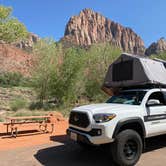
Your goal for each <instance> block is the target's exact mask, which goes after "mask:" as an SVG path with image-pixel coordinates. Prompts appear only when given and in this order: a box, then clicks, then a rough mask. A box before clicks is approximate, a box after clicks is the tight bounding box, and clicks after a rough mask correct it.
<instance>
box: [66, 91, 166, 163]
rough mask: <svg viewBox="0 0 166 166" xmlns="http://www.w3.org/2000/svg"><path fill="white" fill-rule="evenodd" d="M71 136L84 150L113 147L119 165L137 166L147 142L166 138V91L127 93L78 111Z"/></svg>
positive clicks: (73, 116) (74, 113)
mask: <svg viewBox="0 0 166 166" xmlns="http://www.w3.org/2000/svg"><path fill="white" fill-rule="evenodd" d="M67 134H68V135H69V137H70V138H71V139H72V140H74V141H76V142H77V143H78V144H80V145H81V146H84V147H87V146H93V145H97V146H99V145H103V144H105V145H107V146H109V149H110V154H111V155H112V158H113V160H114V162H115V163H116V164H117V165H121V166H131V165H135V164H136V163H137V161H138V160H139V158H140V156H141V153H142V150H143V148H144V147H145V139H146V138H148V137H153V136H157V135H161V134H166V89H164V88H162V89H161V88H149V89H146V88H142V89H141V88H139V89H133V88H132V89H127V90H125V89H123V90H121V91H120V92H119V93H118V94H116V95H113V96H112V97H111V98H110V99H108V100H107V101H106V103H101V104H91V105H85V106H80V107H76V108H74V109H73V110H72V111H71V113H70V117H69V128H68V129H67Z"/></svg>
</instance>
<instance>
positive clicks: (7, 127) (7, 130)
mask: <svg viewBox="0 0 166 166" xmlns="http://www.w3.org/2000/svg"><path fill="white" fill-rule="evenodd" d="M6 132H7V134H9V125H8V124H7V126H6Z"/></svg>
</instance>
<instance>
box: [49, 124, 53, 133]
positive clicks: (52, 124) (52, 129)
mask: <svg viewBox="0 0 166 166" xmlns="http://www.w3.org/2000/svg"><path fill="white" fill-rule="evenodd" d="M53 131H54V124H53V123H51V132H50V133H51V134H52V133H53Z"/></svg>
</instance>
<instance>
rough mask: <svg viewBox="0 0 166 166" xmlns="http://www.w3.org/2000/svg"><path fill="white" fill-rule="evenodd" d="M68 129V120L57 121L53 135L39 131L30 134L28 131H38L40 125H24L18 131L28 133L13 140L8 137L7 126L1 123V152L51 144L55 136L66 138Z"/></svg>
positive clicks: (21, 134)
mask: <svg viewBox="0 0 166 166" xmlns="http://www.w3.org/2000/svg"><path fill="white" fill-rule="evenodd" d="M67 127H68V120H63V121H57V122H56V123H55V129H54V132H53V133H52V134H50V133H41V132H39V131H32V132H30V131H29V132H28V130H37V129H38V125H36V124H33V125H28V126H27V125H24V126H20V127H19V128H18V129H19V130H21V131H27V132H24V133H20V134H18V137H17V138H11V137H10V135H6V126H4V125H3V124H2V123H0V150H9V149H15V148H19V147H29V146H34V145H41V144H45V143H50V142H52V141H51V139H50V138H51V137H54V136H64V135H65V134H66V129H67Z"/></svg>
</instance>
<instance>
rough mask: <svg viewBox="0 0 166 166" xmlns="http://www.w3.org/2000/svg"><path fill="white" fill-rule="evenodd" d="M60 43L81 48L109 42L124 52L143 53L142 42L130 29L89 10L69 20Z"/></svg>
mask: <svg viewBox="0 0 166 166" xmlns="http://www.w3.org/2000/svg"><path fill="white" fill-rule="evenodd" d="M62 41H63V42H64V43H65V44H66V45H69V46H70V45H73V44H74V45H79V46H83V47H86V46H90V45H91V44H93V43H103V42H109V43H111V44H112V45H114V46H116V47H118V48H120V49H121V50H122V51H125V52H129V53H134V54H144V52H145V46H144V42H143V40H142V39H141V38H140V37H139V36H138V35H137V34H136V33H135V32H134V31H133V30H132V29H131V28H126V27H123V26H122V25H120V24H118V23H115V22H114V21H112V20H110V19H108V18H106V17H104V16H102V15H101V14H99V13H96V12H94V11H93V10H91V9H84V10H82V11H81V12H80V14H79V15H78V16H73V17H71V18H70V20H69V22H68V23H67V25H66V29H65V33H64V37H63V38H62Z"/></svg>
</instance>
